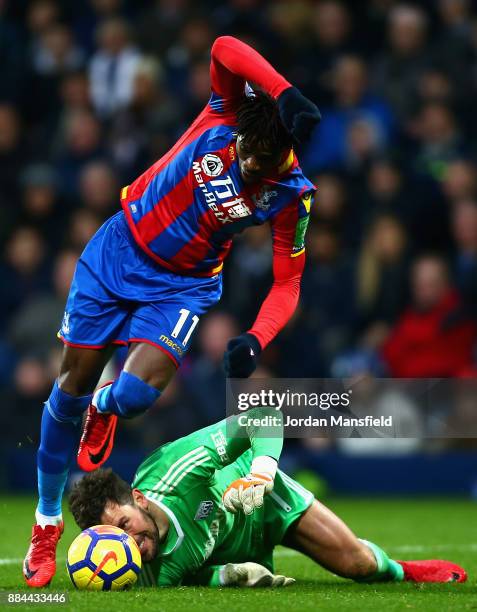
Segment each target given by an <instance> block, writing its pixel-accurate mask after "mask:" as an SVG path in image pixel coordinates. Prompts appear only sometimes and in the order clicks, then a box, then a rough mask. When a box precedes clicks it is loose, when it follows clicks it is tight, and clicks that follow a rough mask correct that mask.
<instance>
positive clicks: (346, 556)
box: [340, 543, 376, 580]
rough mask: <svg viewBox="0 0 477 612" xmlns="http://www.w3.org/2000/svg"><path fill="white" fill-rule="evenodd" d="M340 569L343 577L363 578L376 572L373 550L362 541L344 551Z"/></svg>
mask: <svg viewBox="0 0 477 612" xmlns="http://www.w3.org/2000/svg"><path fill="white" fill-rule="evenodd" d="M340 570H341V571H340V574H341V576H342V577H343V578H351V579H354V580H362V579H363V578H366V577H367V576H371V575H372V574H374V573H375V572H376V559H375V557H374V555H373V553H372V551H371V550H370V549H369V548H368V547H367V546H365V545H363V544H361V543H360V544H359V545H356V546H353V547H352V548H350V549H348V550H345V551H343V554H342V567H341V568H340Z"/></svg>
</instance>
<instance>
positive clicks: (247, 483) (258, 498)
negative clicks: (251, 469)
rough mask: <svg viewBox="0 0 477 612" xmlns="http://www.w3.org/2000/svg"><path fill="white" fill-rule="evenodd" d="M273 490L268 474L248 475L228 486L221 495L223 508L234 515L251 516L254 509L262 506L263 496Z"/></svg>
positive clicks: (271, 480) (270, 477)
mask: <svg viewBox="0 0 477 612" xmlns="http://www.w3.org/2000/svg"><path fill="white" fill-rule="evenodd" d="M272 489H273V476H272V475H271V474H268V473H262V474H257V473H250V474H247V476H243V477H242V478H238V479H237V480H234V481H233V482H232V484H230V485H229V486H228V487H227V489H226V490H225V492H224V494H223V495H222V501H223V503H224V507H225V509H226V510H228V511H229V512H232V513H233V514H236V513H237V512H238V511H239V510H242V511H243V513H244V514H247V515H248V514H252V513H253V511H254V510H255V508H261V507H262V506H263V496H264V495H265V494H266V493H270V492H271V491H272Z"/></svg>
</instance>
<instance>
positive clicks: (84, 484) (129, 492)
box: [69, 468, 159, 562]
mask: <svg viewBox="0 0 477 612" xmlns="http://www.w3.org/2000/svg"><path fill="white" fill-rule="evenodd" d="M69 506H70V510H71V513H72V515H73V516H74V519H75V521H76V523H77V525H78V526H79V527H80V529H87V528H88V527H92V526H93V525H113V526H114V527H120V528H121V529H124V531H126V533H128V534H129V535H130V536H131V537H133V538H134V539H135V540H136V543H137V545H138V546H139V550H140V551H141V557H142V560H143V561H145V562H147V561H151V560H152V559H154V558H155V557H156V555H157V549H158V545H159V530H158V527H157V524H156V521H155V520H154V518H153V516H152V514H151V512H150V511H149V502H148V500H147V499H146V498H145V497H144V495H143V494H142V493H141V492H140V491H138V490H137V489H131V487H130V486H129V485H128V483H127V482H125V481H124V480H123V479H122V478H120V477H119V476H118V475H117V474H115V473H114V472H113V471H112V470H111V469H110V468H108V469H100V470H96V471H94V472H91V473H90V474H87V475H86V476H84V477H83V478H82V479H81V480H80V481H78V482H77V483H76V484H75V486H74V487H73V490H72V492H71V493H70V497H69Z"/></svg>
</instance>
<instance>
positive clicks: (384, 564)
mask: <svg viewBox="0 0 477 612" xmlns="http://www.w3.org/2000/svg"><path fill="white" fill-rule="evenodd" d="M360 542H363V544H366V546H367V547H368V548H370V549H371V550H372V552H373V555H374V557H375V559H376V565H377V566H378V567H377V570H376V571H375V572H374V574H372V575H371V576H367V577H366V578H360V579H359V580H358V582H402V581H403V580H404V569H403V568H402V566H401V565H399V563H398V562H397V561H394V560H393V559H390V558H389V557H388V556H387V554H386V553H385V552H384V550H383V549H382V548H379V546H377V545H376V544H373V543H372V542H368V541H367V540H360Z"/></svg>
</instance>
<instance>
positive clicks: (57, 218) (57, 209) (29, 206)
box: [18, 164, 70, 249]
mask: <svg viewBox="0 0 477 612" xmlns="http://www.w3.org/2000/svg"><path fill="white" fill-rule="evenodd" d="M21 186H22V207H21V209H20V210H19V211H18V221H19V222H20V223H22V224H24V225H31V226H34V227H35V228H36V229H37V230H39V231H40V232H41V234H42V236H43V238H45V239H46V241H47V243H48V245H50V247H52V248H54V249H56V248H58V247H59V246H60V244H61V232H62V230H63V228H64V225H65V222H66V220H67V217H68V214H69V212H70V210H69V207H68V203H67V202H66V201H65V199H64V198H63V197H62V196H61V195H60V193H59V180H58V177H57V175H56V172H55V170H54V168H53V167H52V166H49V165H48V164H32V165H30V166H27V167H26V168H25V170H24V172H23V173H22V175H21Z"/></svg>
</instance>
